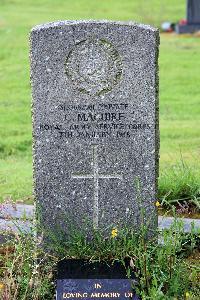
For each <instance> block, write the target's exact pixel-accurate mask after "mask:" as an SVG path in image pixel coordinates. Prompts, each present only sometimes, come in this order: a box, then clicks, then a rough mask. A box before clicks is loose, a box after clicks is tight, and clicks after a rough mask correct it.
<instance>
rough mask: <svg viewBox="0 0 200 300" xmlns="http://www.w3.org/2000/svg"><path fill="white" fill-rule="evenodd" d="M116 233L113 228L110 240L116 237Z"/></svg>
mask: <svg viewBox="0 0 200 300" xmlns="http://www.w3.org/2000/svg"><path fill="white" fill-rule="evenodd" d="M117 233H118V230H117V228H113V229H112V231H111V236H112V238H115V237H116V236H117Z"/></svg>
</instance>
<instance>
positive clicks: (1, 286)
mask: <svg viewBox="0 0 200 300" xmlns="http://www.w3.org/2000/svg"><path fill="white" fill-rule="evenodd" d="M3 288H4V283H3V282H0V290H3Z"/></svg>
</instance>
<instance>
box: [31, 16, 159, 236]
mask: <svg viewBox="0 0 200 300" xmlns="http://www.w3.org/2000/svg"><path fill="white" fill-rule="evenodd" d="M158 46H159V32H158V30H157V29H154V28H152V27H150V26H146V25H138V24H135V23H131V22H130V23H124V22H107V21H101V22H95V21H77V22H76V21H63V22H57V23H49V24H45V25H39V26H36V27H35V28H33V30H32V32H31V81H32V97H33V139H34V180H35V194H36V200H37V207H38V208H40V214H41V223H42V224H43V226H44V228H45V229H47V230H50V229H51V230H55V228H59V227H62V228H63V229H64V230H65V232H66V234H67V230H71V229H72V228H73V226H78V228H81V227H83V225H84V224H85V222H87V224H88V226H89V227H90V226H91V225H93V227H95V228H97V227H99V228H106V227H108V226H122V225H127V226H129V227H131V228H132V227H136V226H138V225H139V224H140V222H141V219H140V216H141V207H143V208H144V210H145V214H146V217H145V220H147V219H148V220H149V219H150V226H149V228H153V227H154V226H156V225H157V215H156V211H155V205H154V202H155V200H156V193H157V176H158V149H159V133H158V74H157V72H158V65H157V64H158ZM137 182H139V185H140V187H139V188H138V187H137ZM69 227H70V228H71V229H69ZM88 230H89V229H88Z"/></svg>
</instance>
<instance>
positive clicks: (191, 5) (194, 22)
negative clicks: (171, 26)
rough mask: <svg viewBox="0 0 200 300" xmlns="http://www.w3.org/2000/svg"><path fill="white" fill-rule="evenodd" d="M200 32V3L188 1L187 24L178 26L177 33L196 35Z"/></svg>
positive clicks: (194, 0)
mask: <svg viewBox="0 0 200 300" xmlns="http://www.w3.org/2000/svg"><path fill="white" fill-rule="evenodd" d="M199 30H200V1H199V0H187V23H186V24H177V26H176V32H177V33H194V32H196V31H199Z"/></svg>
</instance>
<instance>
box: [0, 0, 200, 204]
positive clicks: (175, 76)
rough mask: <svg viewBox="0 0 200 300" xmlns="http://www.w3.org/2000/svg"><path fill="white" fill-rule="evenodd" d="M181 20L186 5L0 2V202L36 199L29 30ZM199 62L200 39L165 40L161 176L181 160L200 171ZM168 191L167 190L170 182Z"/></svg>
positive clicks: (127, 0) (130, 0) (113, 0)
mask: <svg viewBox="0 0 200 300" xmlns="http://www.w3.org/2000/svg"><path fill="white" fill-rule="evenodd" d="M184 16H185V0H177V1H174V0H168V1H159V0H149V1H147V0H124V1H121V0H73V1H70V0H65V1H64V0H52V1H50V0H35V1H33V0H0V103H1V108H0V115H1V118H0V158H1V162H0V168H1V173H0V183H1V189H0V196H1V199H4V198H5V197H8V196H9V197H12V198H13V199H26V198H27V197H29V196H30V195H31V194H32V164H31V160H32V155H31V111H30V102H31V91H30V83H29V42H28V36H29V31H30V29H31V27H33V26H34V25H36V24H40V23H45V22H49V21H53V20H59V19H111V20H136V21H138V22H143V23H150V24H152V25H156V26H159V25H160V23H161V22H163V21H165V20H171V21H177V20H179V19H181V18H183V17H184ZM199 57H200V38H197V37H194V36H187V37H185V36H184V37H179V36H176V35H166V34H163V35H161V46H160V59H159V61H160V132H161V159H160V162H161V174H162V173H163V171H164V170H165V169H166V164H169V163H173V164H174V163H175V162H176V161H179V160H180V158H181V157H182V158H183V160H184V161H187V163H188V164H189V165H191V166H192V167H194V168H196V169H197V167H198V166H197V160H198V157H199V155H200V118H199V116H200V85H199V70H200V60H199ZM195 172H198V171H195ZM199 173H200V172H199ZM199 173H198V175H194V176H193V178H194V179H193V181H194V182H195V185H196V182H197V184H198V185H200V176H199ZM162 180H163V179H162V177H161V180H160V181H162ZM168 184H169V188H168V189H169V190H170V189H171V185H172V184H173V178H172V179H171V181H170V180H169V181H168Z"/></svg>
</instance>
